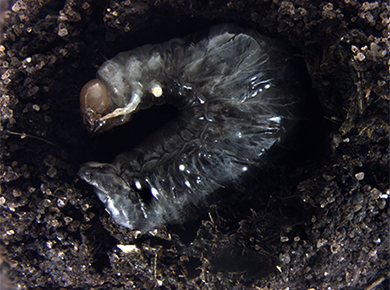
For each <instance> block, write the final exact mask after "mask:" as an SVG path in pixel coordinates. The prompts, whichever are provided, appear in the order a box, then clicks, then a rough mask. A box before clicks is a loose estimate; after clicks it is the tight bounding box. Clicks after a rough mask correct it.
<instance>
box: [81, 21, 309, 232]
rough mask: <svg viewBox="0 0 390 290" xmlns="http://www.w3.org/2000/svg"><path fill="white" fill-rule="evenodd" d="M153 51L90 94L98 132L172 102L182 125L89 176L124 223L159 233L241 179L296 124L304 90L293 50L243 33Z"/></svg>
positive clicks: (109, 69) (131, 54)
mask: <svg viewBox="0 0 390 290" xmlns="http://www.w3.org/2000/svg"><path fill="white" fill-rule="evenodd" d="M193 39H199V37H198V38H194V37H192V36H189V37H188V38H185V39H178V38H176V39H172V40H170V41H167V42H164V43H162V44H157V45H145V46H142V47H138V48H135V49H133V50H130V51H127V52H122V53H120V54H118V55H117V56H115V57H114V58H113V59H110V60H108V61H106V62H105V63H103V65H102V66H101V67H100V68H99V70H98V72H97V78H96V79H95V80H92V81H90V82H88V83H87V84H86V85H85V86H84V87H83V89H82V91H81V94H80V102H81V113H82V115H83V119H84V122H85V124H86V126H87V127H88V129H89V130H90V131H91V132H102V131H106V130H109V129H111V128H113V127H115V126H118V125H121V124H123V123H126V122H127V121H128V120H129V119H130V118H131V116H132V115H133V114H134V113H136V112H137V111H138V110H140V109H147V108H149V107H151V106H153V105H160V104H162V103H169V104H172V105H174V106H176V107H177V109H178V110H179V113H180V114H179V116H178V117H177V118H176V119H175V120H174V121H173V122H171V123H168V124H167V125H166V126H165V127H163V128H162V129H161V130H160V131H157V132H155V133H154V134H153V135H151V136H150V137H149V139H147V140H146V141H145V142H144V143H141V144H140V145H138V146H137V147H136V148H133V149H132V151H130V152H126V153H122V154H120V155H119V156H117V157H116V158H115V160H114V161H113V162H112V163H111V164H108V163H103V164H102V163H97V162H89V163H86V164H84V165H83V166H82V167H81V169H80V171H79V175H80V177H81V178H82V179H84V180H85V181H86V182H88V183H89V184H91V185H93V186H94V187H95V191H96V194H97V195H98V197H99V198H100V200H101V201H102V202H103V203H104V204H105V206H106V209H107V211H108V212H109V213H110V214H111V216H112V217H113V219H114V220H115V222H117V223H118V224H120V225H122V226H125V227H128V228H130V229H132V230H135V229H137V230H141V231H150V230H153V229H155V228H158V227H161V226H164V225H166V224H169V223H178V222H183V221H185V219H186V217H187V215H188V208H189V207H193V206H191V205H196V206H199V205H200V204H201V203H202V202H203V201H204V200H205V198H206V197H207V196H208V195H209V194H210V193H212V192H214V191H215V190H216V189H218V188H220V187H223V186H225V185H226V184H228V183H230V182H232V181H234V180H237V179H238V178H240V176H241V175H242V174H244V173H245V172H246V171H248V170H249V168H251V167H252V166H254V165H256V164H259V158H260V157H261V156H262V155H263V154H264V153H266V152H267V150H268V149H269V148H271V147H272V146H273V145H274V144H275V143H277V142H278V141H279V140H280V138H281V137H282V136H283V134H284V132H285V131H286V130H288V128H289V127H290V125H291V124H292V123H293V122H294V121H295V120H296V116H295V114H296V111H297V110H296V104H297V102H298V101H299V99H300V98H301V94H302V83H301V80H300V77H301V76H300V75H299V73H297V72H296V69H297V68H296V64H297V59H296V58H295V57H293V56H292V54H291V52H290V51H289V50H287V49H286V48H285V46H284V45H283V44H281V43H280V42H277V41H275V40H272V39H269V38H267V37H263V36H261V35H260V34H258V33H257V32H256V31H253V30H248V29H243V28H239V27H237V26H234V25H227V24H224V25H217V26H213V27H211V28H210V30H209V31H208V35H207V37H205V38H203V39H200V40H196V41H194V40H193Z"/></svg>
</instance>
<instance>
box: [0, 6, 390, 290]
mask: <svg viewBox="0 0 390 290" xmlns="http://www.w3.org/2000/svg"><path fill="white" fill-rule="evenodd" d="M1 5H5V4H4V3H3V4H1ZM2 7H4V6H2ZM7 9H8V10H6V11H5V12H4V13H2V14H1V18H2V19H1V20H2V21H1V22H2V27H1V29H2V35H1V36H2V40H1V45H0V75H1V79H0V81H1V85H0V91H1V99H0V118H1V121H2V122H1V127H0V138H1V158H2V163H1V171H0V173H1V176H0V181H1V190H2V191H1V196H0V235H1V241H2V242H1V246H0V249H1V259H0V262H1V267H2V268H1V269H2V270H1V273H2V276H1V277H2V278H3V279H2V281H3V282H2V284H3V287H4V289H389V287H390V265H389V261H390V251H389V249H390V206H389V196H390V187H389V154H390V148H389V137H390V135H389V100H390V93H389V81H390V72H389V65H390V51H389V48H390V41H389V35H390V5H389V4H388V2H387V1H373V2H363V1H354V0H334V1H331V2H326V1H316V0H314V1H313V0H310V1H309V0H293V1H278V0H273V1H272V0H268V1H267V0H263V1H260V0H231V1H228V0H226V1H221V0H215V1H191V0H180V1H168V0H153V1H149V0H135V1H129V0H126V1H120V2H117V1H92V0H90V1H81V0H80V1H71V0H69V1H55V0H52V1H50V0H35V1H34V0H31V1H29V0H19V1H16V2H15V3H10V4H9V7H8V8H7ZM221 22H231V23H235V24H237V25H241V26H244V27H249V28H252V29H256V30H258V31H259V32H261V33H263V34H266V35H269V36H272V37H277V38H281V39H282V40H284V41H285V42H287V43H289V44H291V45H292V46H293V47H294V48H295V49H296V53H297V55H300V56H301V57H302V60H303V61H304V63H305V65H306V68H307V72H308V76H309V79H308V86H307V91H308V97H307V102H306V106H305V108H303V111H304V113H303V117H302V122H301V125H300V127H299V128H297V129H296V131H295V132H294V134H293V135H294V136H293V137H292V140H294V141H293V142H291V148H288V150H287V154H286V156H284V157H282V158H281V160H280V161H278V162H277V163H275V164H273V160H272V159H270V160H269V163H270V166H268V167H267V169H266V170H259V172H258V173H257V172H256V174H255V173H254V174H253V178H252V179H251V180H249V181H248V182H246V183H243V184H240V185H235V186H232V187H231V188H229V189H227V191H229V193H224V192H219V193H217V194H216V195H215V198H214V199H213V200H210V201H209V207H208V211H206V212H203V213H201V214H200V215H194V218H193V219H192V220H191V221H189V222H187V223H184V224H183V225H176V226H167V227H165V228H162V229H158V230H155V231H153V232H149V233H140V232H138V231H130V230H128V229H126V228H123V227H120V226H118V225H116V224H115V223H114V222H113V221H112V219H111V218H110V216H109V215H108V214H107V213H106V212H105V209H104V206H103V205H102V204H101V203H100V201H99V200H98V198H97V196H96V195H95V194H94V192H93V189H92V188H91V187H90V186H88V185H87V184H86V183H85V182H83V181H82V180H80V179H79V178H78V177H77V171H78V168H79V166H80V165H81V164H82V163H84V162H85V161H89V160H99V161H111V160H112V158H113V157H114V156H115V155H116V154H118V153H119V152H121V151H123V150H128V149H129V148H131V146H132V144H134V143H135V142H138V141H139V140H141V139H142V138H144V137H145V135H147V134H148V132H149V133H150V131H151V130H153V129H154V127H155V125H154V124H149V125H148V124H147V125H146V127H143V126H142V127H141V125H140V124H142V123H145V122H144V121H145V120H146V123H147V121H148V120H149V119H150V115H147V114H146V115H140V117H138V119H137V118H134V120H133V121H132V122H130V123H129V125H125V126H123V127H122V128H119V129H117V130H112V131H111V132H107V133H105V135H94V136H91V135H90V134H88V132H87V131H86V129H85V128H84V126H83V124H82V121H81V117H80V113H79V103H78V95H79V92H80V89H81V87H82V86H83V84H84V83H85V82H87V81H88V80H90V79H92V78H94V75H95V73H96V70H97V68H98V67H99V66H100V65H101V64H102V63H103V62H104V60H105V59H108V58H111V57H113V56H115V55H116V54H117V53H118V52H121V51H124V50H129V49H131V48H134V47H137V46H139V45H143V44H147V43H159V42H162V41H165V40H169V39H171V38H173V37H183V36H186V35H188V34H190V33H193V32H196V31H200V30H202V29H204V28H207V27H209V26H210V25H212V24H216V23H221ZM167 112H168V113H167ZM171 113H172V114H174V113H175V112H171V111H170V108H162V109H161V111H158V112H157V113H156V114H157V116H160V115H161V116H162V117H164V116H165V117H164V118H167V119H169V118H170V117H169V116H167V115H170V114H171ZM157 123H158V121H157ZM140 128H141V129H140ZM5 280H8V286H7V285H6V284H7V283H6V282H5Z"/></svg>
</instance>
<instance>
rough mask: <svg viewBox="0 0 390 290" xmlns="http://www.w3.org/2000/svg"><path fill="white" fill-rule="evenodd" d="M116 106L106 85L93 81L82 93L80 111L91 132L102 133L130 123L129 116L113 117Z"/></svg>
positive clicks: (86, 85) (87, 84)
mask: <svg viewBox="0 0 390 290" xmlns="http://www.w3.org/2000/svg"><path fill="white" fill-rule="evenodd" d="M115 108H116V106H115V105H114V104H113V103H112V98H111V97H110V95H109V92H108V90H107V87H106V85H105V84H104V83H103V82H102V81H100V80H98V79H93V80H90V81H89V82H87V83H86V84H85V85H84V86H83V88H82V89H81V92H80V111H81V115H82V117H83V122H84V124H85V125H86V127H87V129H88V130H89V131H90V132H94V133H95V132H102V131H107V130H110V129H111V128H113V127H115V126H117V125H119V124H122V123H124V122H126V121H128V119H129V116H125V115H120V116H119V117H118V116H117V115H114V116H111V115H112V113H113V111H115Z"/></svg>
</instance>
